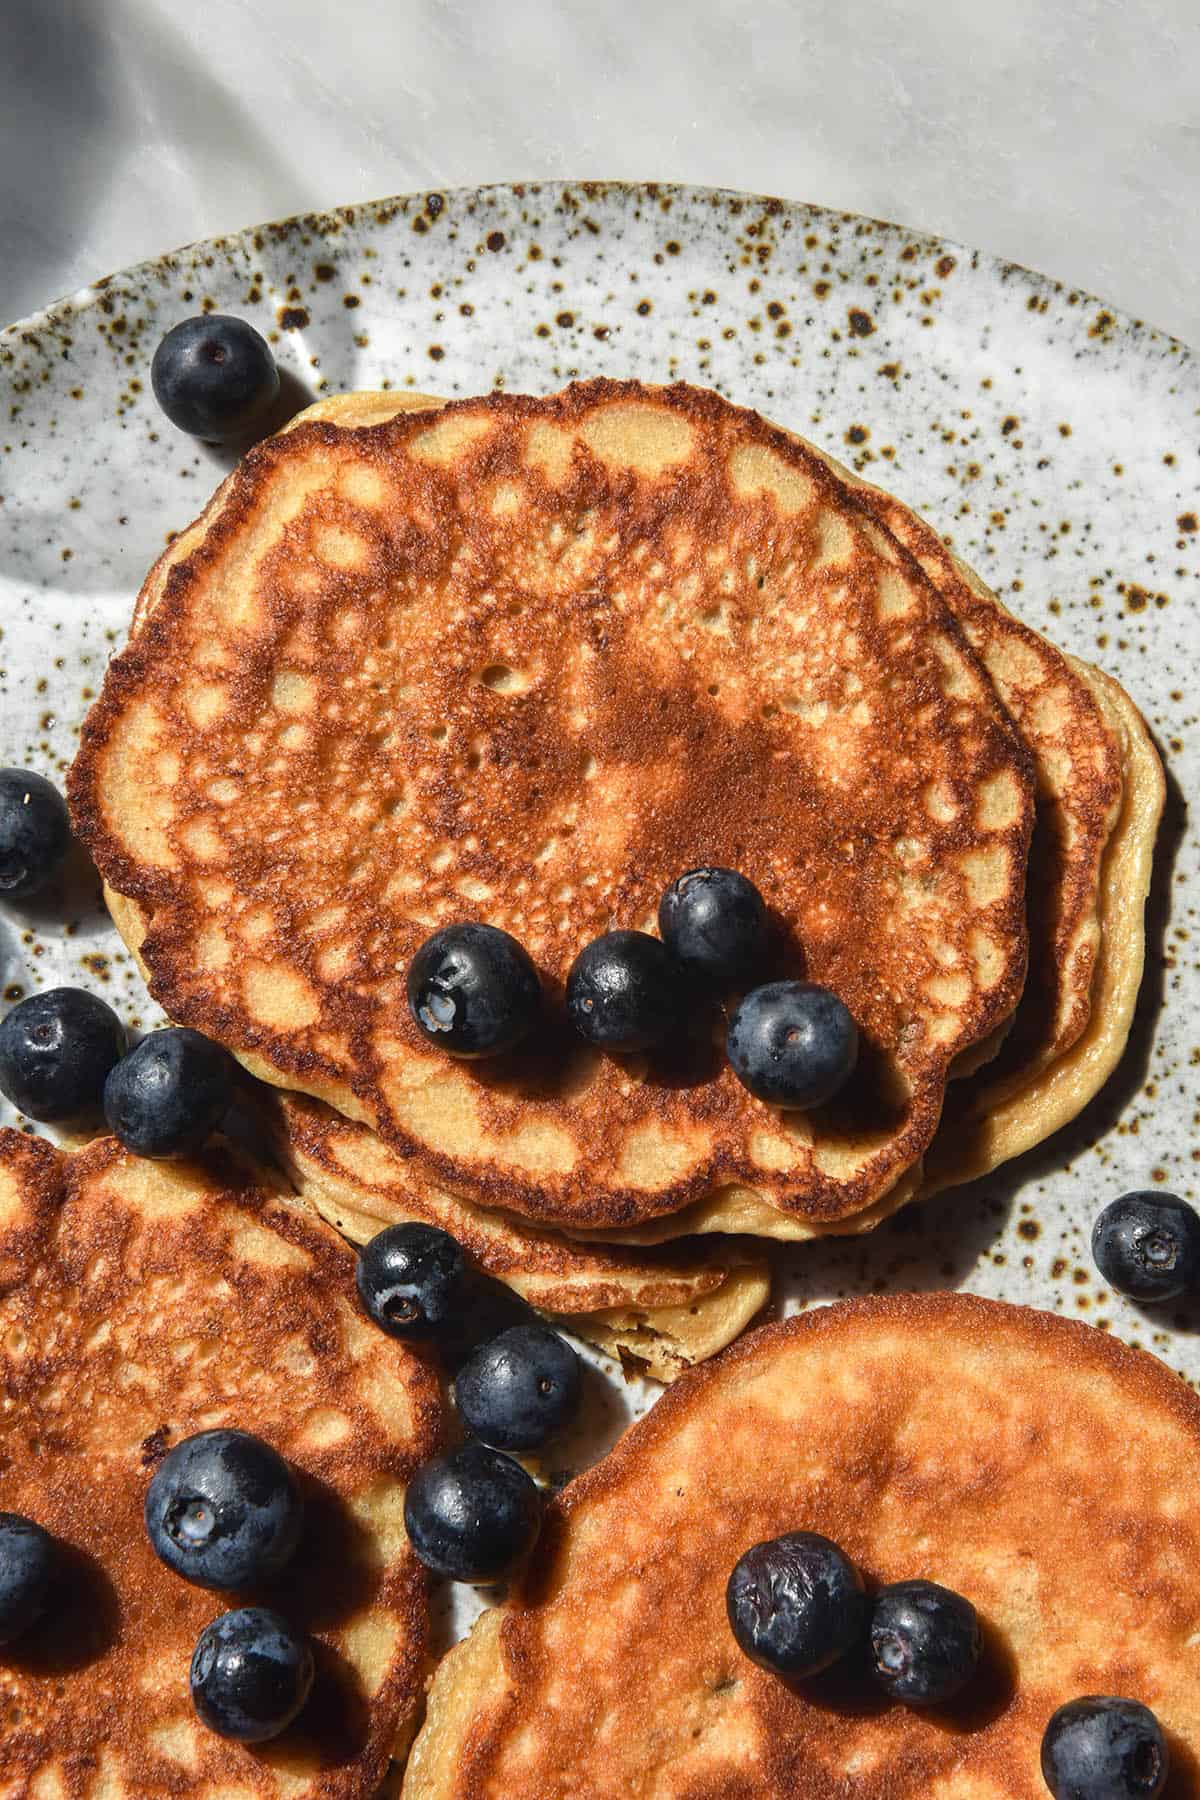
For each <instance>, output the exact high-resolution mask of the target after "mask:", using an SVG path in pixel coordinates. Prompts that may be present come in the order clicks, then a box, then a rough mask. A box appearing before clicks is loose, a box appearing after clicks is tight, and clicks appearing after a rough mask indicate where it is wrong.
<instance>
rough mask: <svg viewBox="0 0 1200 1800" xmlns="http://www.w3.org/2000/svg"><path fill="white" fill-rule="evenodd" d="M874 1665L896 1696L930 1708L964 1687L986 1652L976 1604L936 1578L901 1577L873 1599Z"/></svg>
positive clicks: (883, 1685) (880, 1680)
mask: <svg viewBox="0 0 1200 1800" xmlns="http://www.w3.org/2000/svg"><path fill="white" fill-rule="evenodd" d="M869 1636H870V1640H871V1668H872V1671H873V1673H874V1676H875V1679H876V1681H877V1682H878V1683H879V1685H880V1687H881V1688H883V1689H884V1691H885V1692H886V1693H889V1694H890V1695H891V1696H892V1699H893V1700H903V1701H904V1703H905V1705H906V1706H932V1705H934V1704H936V1703H937V1702H939V1701H942V1700H950V1699H952V1698H953V1696H954V1695H955V1694H957V1693H958V1692H959V1691H960V1689H962V1688H964V1687H965V1686H966V1685H967V1683H968V1681H970V1679H971V1677H972V1676H973V1675H974V1673H975V1671H976V1669H977V1668H978V1667H979V1658H980V1655H981V1654H982V1651H983V1639H982V1637H981V1635H980V1630H979V1619H978V1616H977V1615H976V1612H975V1608H974V1607H973V1606H972V1605H971V1602H970V1601H969V1600H964V1599H963V1597H962V1595H961V1594H955V1593H953V1592H952V1591H951V1589H949V1588H944V1587H939V1586H938V1585H937V1583H936V1582H934V1581H897V1582H894V1583H893V1584H892V1585H891V1586H890V1587H883V1588H880V1589H879V1592H878V1593H877V1594H876V1595H875V1598H874V1600H873V1601H872V1603H871V1623H870V1627H869Z"/></svg>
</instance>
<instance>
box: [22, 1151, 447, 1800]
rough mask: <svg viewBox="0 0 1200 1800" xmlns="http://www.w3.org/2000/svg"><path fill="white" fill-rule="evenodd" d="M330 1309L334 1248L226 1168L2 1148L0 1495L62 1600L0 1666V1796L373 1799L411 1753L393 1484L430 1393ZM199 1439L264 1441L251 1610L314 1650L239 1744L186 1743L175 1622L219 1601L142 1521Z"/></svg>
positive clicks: (421, 1630) (408, 1564)
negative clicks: (284, 1496)
mask: <svg viewBox="0 0 1200 1800" xmlns="http://www.w3.org/2000/svg"><path fill="white" fill-rule="evenodd" d="M353 1295H354V1259H353V1256H352V1255H351V1253H350V1251H349V1250H348V1249H347V1248H346V1246H345V1245H344V1244H343V1243H342V1242H341V1240H340V1239H339V1238H338V1237H337V1236H336V1234H335V1233H334V1232H332V1231H330V1230H329V1229H328V1227H326V1226H324V1225H322V1224H321V1223H320V1221H319V1220H317V1219H316V1218H314V1217H313V1216H312V1215H311V1214H310V1213H309V1212H308V1210H307V1209H306V1208H304V1207H302V1205H301V1203H300V1202H299V1201H297V1200H295V1199H293V1198H291V1197H284V1196H282V1195H280V1194H276V1193H271V1192H267V1191H265V1190H263V1189H261V1188H259V1187H256V1186H255V1185H253V1184H252V1183H251V1182H250V1181H249V1180H248V1179H247V1177H246V1175H245V1174H244V1172H242V1171H241V1170H240V1169H239V1168H238V1167H237V1166H236V1165H235V1164H234V1163H232V1162H231V1161H229V1160H227V1159H224V1158H222V1157H220V1156H218V1155H216V1154H214V1155H213V1156H211V1157H208V1158H206V1160H205V1161H204V1162H203V1163H199V1162H198V1163H195V1164H190V1163H189V1164H170V1165H167V1164H162V1163H150V1162H144V1161H140V1160H138V1159H137V1158H135V1157H132V1156H130V1155H129V1154H128V1153H127V1152H125V1151H123V1150H122V1149H121V1148H120V1146H119V1145H118V1144H117V1143H116V1142H115V1140H113V1139H111V1138H106V1139H99V1140H97V1141H96V1142H95V1143H93V1144H91V1145H90V1146H89V1147H88V1148H87V1149H86V1150H83V1151H81V1152H79V1153H77V1154H75V1155H73V1156H67V1155H64V1154H62V1153H61V1152H59V1151H56V1150H55V1149H53V1148H52V1147H51V1146H50V1145H49V1144H47V1143H45V1142H43V1141H41V1140H38V1139H32V1138H28V1137H24V1136H22V1135H20V1134H18V1133H17V1132H13V1131H4V1132H0V1384H2V1396H3V1398H2V1401H0V1468H2V1469H3V1471H4V1477H3V1496H4V1501H3V1503H4V1506H5V1508H6V1509H8V1510H10V1511H16V1512H22V1513H25V1514H27V1515H29V1516H30V1517H32V1518H34V1519H36V1520H38V1521H39V1523H41V1524H42V1525H44V1526H45V1527H46V1528H47V1529H48V1530H49V1531H50V1532H51V1533H52V1534H53V1535H54V1536H55V1537H56V1538H57V1539H58V1540H59V1541H60V1543H61V1544H63V1545H64V1546H66V1547H67V1550H66V1570H67V1573H66V1577H65V1586H64V1588H63V1590H62V1600H61V1603H60V1606H59V1608H58V1609H57V1610H55V1611H54V1612H53V1613H52V1614H50V1615H48V1616H47V1617H46V1618H45V1619H43V1621H42V1622H41V1623H40V1624H39V1625H38V1626H36V1627H35V1628H34V1630H33V1632H32V1633H30V1634H29V1635H28V1636H27V1637H25V1638H23V1639H21V1640H19V1641H18V1642H17V1643H15V1644H13V1645H11V1646H10V1647H8V1648H7V1649H6V1650H5V1652H4V1656H3V1659H2V1661H0V1719H2V1720H3V1722H4V1723H3V1748H2V1750H0V1793H2V1794H4V1795H5V1796H6V1797H7V1796H10V1795H11V1796H17V1795H20V1796H25V1795H29V1796H37V1797H38V1800H50V1797H58V1800H83V1797H84V1796H87V1797H88V1800H99V1796H101V1795H104V1796H107V1797H110V1800H134V1797H135V1796H136V1797H141V1796H148V1795H151V1794H153V1795H163V1796H167V1795H184V1794H188V1795H197V1796H209V1797H210V1800H216V1797H217V1796H218V1795H219V1796H222V1797H223V1800H259V1797H269V1796H275V1795H279V1796H287V1797H288V1800H303V1797H304V1796H313V1800H316V1797H317V1796H320V1800H360V1797H361V1800H369V1797H370V1796H372V1795H374V1793H375V1792H376V1789H377V1787H378V1785H379V1782H380V1780H381V1778H382V1777H383V1775H384V1773H385V1771H386V1769H387V1766H388V1762H389V1757H390V1756H391V1754H392V1753H393V1751H395V1752H397V1753H399V1754H403V1753H404V1752H406V1751H407V1748H408V1744H409V1741H410V1739H411V1735H412V1732H413V1730H414V1729H415V1725H416V1721H417V1714H418V1710H419V1706H420V1702H421V1699H422V1689H423V1682H424V1677H425V1662H426V1644H427V1629H428V1618H427V1601H426V1588H425V1576H424V1572H423V1571H422V1570H421V1569H420V1567H419V1566H418V1564H417V1563H416V1560H415V1558H414V1557H413V1556H412V1553H411V1551H410V1549H409V1546H408V1540H407V1537H406V1535H405V1532H404V1527H403V1523H402V1509H403V1495H404V1481H405V1479H406V1478H407V1476H408V1474H409V1472H410V1471H411V1469H412V1468H413V1467H414V1466H415V1464H416V1463H417V1462H418V1461H420V1460H422V1459H423V1458H425V1457H427V1456H428V1455H430V1454H431V1452H432V1451H433V1449H434V1448H436V1445H437V1442H438V1438H439V1433H440V1425H441V1417H442V1403H441V1399H440V1394H439V1388H438V1383H437V1380H436V1378H435V1375H434V1373H433V1372H432V1370H431V1369H430V1368H427V1367H426V1366H425V1365H424V1364H423V1363H422V1362H421V1361H420V1360H419V1359H418V1358H417V1357H416V1356H415V1355H414V1354H413V1353H412V1352H411V1351H409V1350H407V1349H405V1348H404V1347H402V1346H401V1345H399V1344H397V1343H395V1342H394V1341H393V1340H392V1339H390V1338H388V1337H386V1336H384V1334H383V1333H382V1332H380V1331H378V1330H376V1329H375V1328H374V1327H373V1326H372V1325H370V1324H369V1323H368V1322H367V1321H366V1319H365V1318H363V1316H362V1315H361V1313H360V1312H359V1311H358V1309H357V1306H356V1304H355V1302H354V1298H353ZM221 1425H230V1426H237V1427H239V1428H241V1429H244V1430H248V1431H251V1432H254V1433H255V1434H257V1435H258V1436H261V1437H263V1438H265V1439H266V1440H267V1442H269V1443H271V1444H273V1445H274V1446H275V1447H276V1448H277V1449H278V1450H279V1451H280V1452H281V1453H282V1454H283V1455H284V1456H286V1457H287V1458H288V1459H289V1461H290V1463H291V1465H292V1467H293V1469H294V1470H295V1471H296V1473H297V1476H298V1478H299V1481H300V1484H301V1488H302V1491H303V1492H304V1495H305V1531H304V1536H303V1539H302V1541H301V1545H300V1548H299V1550H298V1551H297V1553H296V1556H295V1558H294V1560H293V1561H292V1562H291V1563H290V1564H289V1566H288V1568H287V1570H286V1571H285V1572H284V1574H283V1576H282V1577H281V1578H280V1579H279V1581H278V1583H277V1584H276V1589H277V1591H274V1590H271V1589H265V1590H263V1594H262V1597H263V1598H264V1600H265V1601H266V1603H268V1604H274V1605H276V1606H278V1607H279V1609H280V1610H281V1611H282V1612H284V1613H285V1615H287V1616H288V1617H289V1618H290V1619H291V1620H293V1621H294V1622H295V1623H296V1624H298V1625H301V1626H303V1627H304V1628H305V1629H306V1630H309V1631H310V1632H311V1633H312V1635H313V1638H314V1642H315V1647H316V1653H317V1669H318V1674H317V1681H316V1685H315V1686H314V1689H313V1694H312V1698H311V1700H310V1702H309V1704H308V1706H307V1707H306V1709H305V1711H304V1713H303V1714H302V1716H301V1718H300V1720H299V1721H298V1722H297V1724H296V1725H295V1726H294V1727H293V1728H292V1729H291V1730H290V1731H289V1732H288V1733H286V1734H285V1735H284V1736H283V1737H281V1738H279V1739H277V1740H276V1741H275V1742H273V1743H269V1744H265V1745H261V1746H257V1747H255V1748H254V1749H249V1748H247V1747H245V1746H243V1745H239V1744H234V1743H230V1742H227V1741H225V1740H223V1739H221V1738H218V1737H216V1736H214V1735H213V1734H212V1733H210V1732H208V1731H207V1730H205V1728H204V1727H203V1726H202V1725H201V1724H200V1723H199V1721H198V1720H197V1719H196V1717H195V1715H194V1712H193V1709H192V1705H191V1701H190V1698H189V1694H188V1668H189V1664H190V1661H191V1655H192V1649H193V1646H194V1644H195V1640H196V1637H197V1635H198V1633H199V1632H200V1630H201V1629H202V1627H203V1626H204V1625H205V1624H207V1623H208V1621H209V1620H210V1619H212V1618H214V1617H215V1616H216V1615H217V1614H218V1613H219V1612H221V1611H222V1610H224V1609H225V1607H227V1606H229V1605H236V1604H238V1603H239V1602H238V1601H237V1600H234V1599H231V1598H230V1597H229V1596H223V1595H219V1594H215V1593H211V1592H208V1591H206V1590H204V1589H201V1588H198V1587H193V1586H191V1585H190V1584H189V1583H187V1582H185V1581H183V1580H181V1579H180V1578H179V1577H178V1576H176V1575H174V1574H172V1573H171V1572H170V1571H169V1570H168V1569H167V1568H166V1567H165V1566H164V1565H163V1564H162V1563H161V1562H160V1561H159V1560H158V1558H157V1557H156V1556H155V1555H154V1553H153V1551H152V1550H151V1548H150V1544H149V1540H148V1538H147V1536H146V1532H145V1528H144V1526H143V1523H142V1504H143V1500H144V1497H145V1492H146V1488H147V1486H148V1484H149V1482H150V1479H151V1477H152V1475H153V1473H154V1470H155V1468H156V1466H157V1464H158V1462H159V1461H160V1460H161V1458H162V1456H163V1455H164V1453H165V1452H166V1451H167V1450H169V1449H170V1448H171V1447H172V1446H173V1445H174V1444H175V1443H177V1442H178V1441H179V1440H180V1439H181V1438H183V1437H186V1436H189V1435H190V1434H192V1433H193V1432H196V1431H199V1430H202V1429H207V1428H209V1427H213V1426H221ZM256 1598H257V1596H256ZM243 1603H244V1602H243Z"/></svg>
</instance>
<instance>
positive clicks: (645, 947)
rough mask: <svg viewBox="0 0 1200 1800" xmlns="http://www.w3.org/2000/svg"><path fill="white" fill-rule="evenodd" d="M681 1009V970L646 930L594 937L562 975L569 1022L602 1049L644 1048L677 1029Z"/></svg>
mask: <svg viewBox="0 0 1200 1800" xmlns="http://www.w3.org/2000/svg"><path fill="white" fill-rule="evenodd" d="M683 1010H684V990H683V979H682V971H681V970H680V967H679V965H678V963H677V962H676V961H675V959H674V957H673V956H672V955H671V953H670V951H669V950H668V949H667V947H666V945H665V944H663V943H662V942H661V940H660V939H658V938H656V937H651V936H650V935H649V933H648V932H645V931H606V932H605V933H604V936H603V937H598V938H593V939H592V941H591V943H590V944H585V945H584V947H583V949H582V950H581V951H580V952H579V955H578V956H577V957H576V958H575V961H574V962H573V963H572V965H571V971H570V974H569V975H568V976H567V1012H568V1013H569V1014H570V1018H571V1023H572V1025H574V1027H575V1029H576V1031H578V1032H579V1033H580V1035H581V1036H583V1037H585V1038H586V1039H587V1040H588V1042H589V1043H590V1044H598V1045H599V1046H600V1048H601V1049H603V1050H615V1051H626V1052H627V1051H633V1050H649V1049H650V1048H651V1046H652V1045H654V1044H660V1043H662V1041H663V1039H664V1038H667V1037H669V1036H670V1035H671V1033H672V1032H674V1031H675V1030H677V1029H678V1027H679V1024H680V1021H681V1019H682V1016H683Z"/></svg>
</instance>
